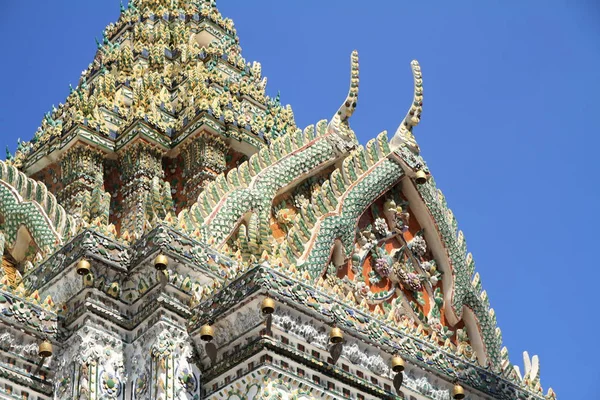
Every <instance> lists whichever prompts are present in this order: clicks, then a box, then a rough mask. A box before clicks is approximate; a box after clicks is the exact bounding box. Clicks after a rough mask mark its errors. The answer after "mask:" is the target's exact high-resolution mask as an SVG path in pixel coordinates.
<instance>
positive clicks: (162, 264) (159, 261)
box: [154, 254, 169, 271]
mask: <svg viewBox="0 0 600 400" xmlns="http://www.w3.org/2000/svg"><path fill="white" fill-rule="evenodd" d="M167 265H169V259H168V258H167V256H165V255H164V254H159V255H158V256H156V259H155V260H154V268H156V269H157V270H159V271H164V270H166V269H167Z"/></svg>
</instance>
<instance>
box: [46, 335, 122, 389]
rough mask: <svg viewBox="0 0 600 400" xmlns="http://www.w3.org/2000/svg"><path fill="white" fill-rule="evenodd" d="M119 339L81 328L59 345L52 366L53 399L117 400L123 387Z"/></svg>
mask: <svg viewBox="0 0 600 400" xmlns="http://www.w3.org/2000/svg"><path fill="white" fill-rule="evenodd" d="M123 352H124V344H123V342H122V341H121V340H120V339H119V338H117V337H114V336H112V335H110V334H108V333H106V332H102V331H100V330H99V329H97V328H89V327H84V328H82V329H80V330H79V331H78V332H77V333H75V334H74V335H73V336H71V338H70V339H69V341H68V342H67V343H65V345H64V346H63V348H62V351H61V353H60V354H59V357H57V360H59V361H58V365H56V370H57V371H56V380H55V390H54V398H55V399H77V400H98V399H120V398H122V395H123V392H124V390H125V383H126V377H125V372H124V368H123V367H124V364H123Z"/></svg>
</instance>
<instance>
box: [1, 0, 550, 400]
mask: <svg viewBox="0 0 600 400" xmlns="http://www.w3.org/2000/svg"><path fill="white" fill-rule="evenodd" d="M121 8H122V9H121V14H120V17H119V20H118V21H117V22H116V23H114V24H110V25H109V26H108V27H107V28H106V30H105V31H104V35H103V38H102V40H101V41H98V43H97V47H98V50H97V53H96V56H95V58H94V60H93V62H92V63H91V64H90V65H89V67H88V68H87V69H86V70H85V71H84V72H83V74H82V76H81V78H80V80H79V83H78V85H77V87H75V88H72V89H71V92H70V94H69V96H68V97H67V99H66V100H65V102H64V103H62V104H60V105H59V106H58V107H57V108H53V109H52V110H50V111H49V112H48V113H47V114H46V115H45V117H44V118H43V120H42V122H41V125H40V127H39V129H38V130H37V131H36V132H35V134H34V135H33V138H32V139H31V140H30V141H28V142H20V143H19V144H18V149H17V152H16V153H15V154H7V159H6V161H0V250H1V253H0V254H2V255H3V257H2V270H1V274H0V275H1V278H0V279H1V280H0V310H1V313H0V398H2V399H29V400H42V399H44V400H46V399H78V400H79V399H87V400H96V399H119V400H134V399H135V400H141V399H148V400H168V399H178V400H183V399H188V400H191V399H211V400H212V399H228V400H258V399H289V400H292V399H302V400H309V399H324V400H333V399H356V400H359V399H362V400H365V399H406V400H424V399H434V400H450V399H506V400H512V399H521V400H542V399H547V400H553V399H556V396H555V394H554V392H553V391H552V389H549V390H548V391H547V392H546V393H544V392H543V391H542V388H541V386H540V370H539V361H538V358H537V356H533V357H529V355H528V354H527V353H525V355H524V370H523V371H520V370H519V368H518V367H516V366H514V365H513V364H511V362H510V360H509V356H508V351H507V349H506V348H505V347H502V335H501V332H500V328H498V327H497V324H496V317H495V314H494V310H493V309H492V308H491V307H490V304H489V301H488V298H487V295H486V292H485V290H483V289H482V283H481V280H480V278H479V275H478V274H477V273H476V271H475V262H474V260H473V257H472V256H471V254H470V253H468V251H467V246H466V241H465V237H464V236H463V234H462V232H461V231H460V230H458V228H457V222H456V219H455V218H454V216H453V214H452V211H451V210H450V209H449V208H448V205H447V204H446V201H445V200H444V196H443V194H442V192H441V191H440V190H439V189H438V188H437V187H436V184H435V181H434V179H433V177H432V175H431V171H429V169H428V167H427V164H426V162H425V161H424V160H423V158H422V157H421V155H420V150H419V146H418V144H417V141H416V139H415V136H414V135H413V133H414V132H413V131H414V129H415V127H416V126H417V125H418V124H419V121H420V118H421V111H422V107H423V81H422V75H421V69H420V66H419V64H418V63H417V62H416V61H413V62H412V63H411V64H410V68H411V69H412V74H413V78H414V93H413V94H412V102H411V97H410V96H411V94H410V93H407V94H406V101H407V105H408V111H407V114H406V116H405V117H404V119H403V120H402V121H401V122H400V125H399V127H398V129H397V131H396V132H395V133H394V134H393V135H389V136H388V134H387V133H386V132H382V133H380V134H379V135H377V136H376V137H374V138H373V139H372V140H370V141H369V142H368V143H366V145H364V146H363V145H361V144H359V142H358V141H357V139H356V136H355V133H354V131H353V130H352V127H351V116H352V114H353V112H354V110H355V109H356V106H357V102H358V96H359V62H358V54H357V53H356V52H353V53H352V54H351V55H350V70H349V73H348V80H349V90H348V94H347V95H346V96H345V97H344V95H343V94H340V102H341V106H340V107H339V109H338V110H337V111H336V110H332V114H333V115H332V117H331V119H330V120H323V121H315V123H314V124H313V125H310V126H308V127H304V128H303V129H300V127H298V126H296V123H295V120H294V114H293V111H292V108H291V107H290V106H289V105H288V106H285V105H283V104H281V102H280V99H279V97H277V98H271V97H268V96H267V95H266V94H265V86H266V78H264V77H263V76H262V74H261V65H260V64H259V63H258V62H248V61H247V60H246V59H245V58H244V57H243V56H242V52H241V47H240V45H239V38H238V36H237V34H236V30H235V28H234V25H233V22H232V21H231V20H230V19H228V18H224V17H222V16H221V14H220V12H219V11H218V9H217V7H216V4H215V2H214V0H130V2H129V4H128V5H127V6H121ZM338 61H339V62H340V65H341V64H342V63H343V62H344V60H338ZM338 61H336V62H338ZM407 66H408V63H407ZM407 75H408V68H407Z"/></svg>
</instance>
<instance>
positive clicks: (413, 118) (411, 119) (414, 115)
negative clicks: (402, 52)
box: [390, 60, 423, 154]
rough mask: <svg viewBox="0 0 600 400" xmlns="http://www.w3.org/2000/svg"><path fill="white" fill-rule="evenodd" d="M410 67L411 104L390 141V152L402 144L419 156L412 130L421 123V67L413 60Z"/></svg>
mask: <svg viewBox="0 0 600 400" xmlns="http://www.w3.org/2000/svg"><path fill="white" fill-rule="evenodd" d="M410 67H411V69H412V73H413V79H414V94H413V102H412V104H411V106H410V108H409V110H408V113H407V114H406V117H404V119H403V120H402V123H400V126H399V127H398V129H397V130H396V133H395V134H394V137H393V138H392V140H391V141H390V147H391V149H392V150H395V149H397V148H399V147H400V146H401V145H402V144H404V145H406V146H407V147H408V148H409V149H410V150H412V151H413V152H414V153H416V154H419V151H420V150H419V145H418V144H417V141H416V140H415V137H414V135H413V133H412V130H413V128H414V127H415V126H417V125H419V122H421V112H422V111H423V76H422V75H421V67H420V66H419V62H418V61H417V60H413V61H412V62H411V63H410Z"/></svg>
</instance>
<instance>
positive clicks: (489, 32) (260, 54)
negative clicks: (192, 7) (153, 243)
mask: <svg viewBox="0 0 600 400" xmlns="http://www.w3.org/2000/svg"><path fill="white" fill-rule="evenodd" d="M571 3H572V4H568V3H567V2H566V1H565V2H559V1H533V0H530V1H520V2H517V1H486V2H482V1H452V2H449V1H443V2H427V3H426V2H420V1H413V2H406V1H392V0H388V1H377V2H375V1H372V2H365V1H360V2H359V1H351V0H345V1H341V0H328V1H317V0H303V1H286V2H282V1H274V0H271V1H269V0H253V1H242V0H220V1H219V2H218V4H219V8H220V10H221V12H222V13H223V14H224V15H225V16H228V17H231V18H233V20H234V21H235V23H236V27H237V30H238V33H239V35H240V37H241V40H242V47H243V49H244V56H245V57H246V59H248V60H258V61H260V62H261V63H262V65H263V74H264V75H266V76H267V77H268V78H269V84H268V91H269V93H270V94H272V95H274V94H276V93H277V91H278V90H279V91H281V96H282V101H283V102H285V103H290V104H292V106H293V108H294V112H295V115H296V121H297V122H298V124H299V125H300V126H302V127H304V126H306V125H308V124H310V123H314V122H316V121H318V120H319V119H322V118H329V117H331V116H332V115H333V113H334V112H335V111H336V110H337V107H338V106H339V104H340V102H341V101H342V100H343V99H344V96H345V94H346V91H347V85H348V79H349V57H350V52H351V51H352V50H353V49H358V51H359V55H360V59H361V73H360V75H361V76H360V78H361V87H360V98H359V104H358V109H357V111H356V113H355V115H354V116H353V118H352V121H351V124H352V126H353V128H354V130H355V131H356V132H357V134H358V135H359V138H360V140H361V142H362V143H366V141H367V140H368V139H370V138H371V137H374V136H375V135H377V134H378V133H379V132H381V131H382V130H388V132H390V135H391V134H392V133H393V132H394V131H395V129H396V127H397V125H398V124H399V123H400V121H401V119H402V118H403V116H404V114H405V112H406V110H407V107H408V106H409V104H410V102H411V99H412V97H411V96H412V77H411V73H410V66H409V64H410V61H411V60H412V59H417V60H419V62H420V63H421V67H422V70H423V77H424V89H425V90H424V96H425V97H424V112H423V119H422V123H421V125H420V126H418V127H417V128H416V129H415V135H416V137H417V140H418V141H419V144H420V146H421V149H422V154H423V156H424V157H425V159H426V160H427V162H428V164H429V167H430V169H431V171H432V173H433V175H434V176H435V179H436V181H437V183H438V186H439V187H440V188H441V189H442V190H443V191H444V193H445V195H446V198H447V200H448V203H449V205H450V207H451V208H452V209H453V211H454V214H455V215H456V217H457V219H458V222H459V227H460V228H461V229H462V230H463V231H464V233H465V235H466V238H467V243H468V246H469V250H470V251H471V252H473V255H474V257H475V260H476V265H477V270H478V271H479V273H480V275H481V277H482V282H483V287H484V288H485V289H486V290H487V292H488V295H489V298H490V302H491V304H492V307H494V308H495V310H496V315H497V318H498V324H499V326H500V327H501V329H502V332H503V336H504V342H505V345H507V346H508V349H509V351H510V356H511V360H512V362H513V363H515V364H517V365H521V366H522V357H521V354H522V352H523V351H524V350H528V351H529V353H530V354H538V355H539V356H540V359H541V374H542V385H543V387H544V391H545V390H546V389H547V388H548V386H552V387H553V388H554V389H555V391H556V392H557V393H558V398H559V399H593V398H600V392H599V389H598V386H597V381H598V380H599V379H600V368H598V361H597V360H598V358H599V357H600V352H599V350H598V348H599V346H598V345H597V343H596V337H595V334H596V333H597V329H598V327H599V324H598V322H597V320H596V318H597V313H596V312H595V311H596V307H594V306H595V304H594V303H595V302H596V300H597V296H595V295H594V293H595V292H596V291H597V286H596V285H598V279H599V278H600V274H599V272H598V262H597V258H596V250H597V247H596V246H598V243H597V240H598V235H597V231H598V227H599V225H600V218H599V217H598V213H597V210H596V207H597V206H598V204H599V203H600V194H599V192H600V188H599V185H598V182H599V181H600V179H599V178H598V176H599V173H600V168H599V164H598V161H597V160H598V157H597V148H598V147H599V146H600V139H598V134H599V133H600V129H599V128H600V112H599V111H598V110H599V108H600V107H599V106H600V104H599V101H598V93H600V78H599V76H600V75H599V73H598V71H600V6H598V5H597V4H594V2H593V1H588V2H585V1H573V2H571ZM118 13H119V1H118V0H105V1H102V2H98V1H91V0H61V1H39V0H38V1H34V2H15V1H3V2H2V3H1V4H0V37H2V38H3V43H4V45H3V47H4V48H3V52H2V53H3V57H2V62H0V76H1V77H2V84H1V86H0V87H1V90H0V149H1V151H2V155H3V154H4V148H5V147H6V145H9V147H10V148H11V150H14V149H15V147H16V141H17V138H19V137H20V138H23V139H27V140H29V139H30V138H31V137H32V136H33V133H34V131H35V129H36V127H37V126H38V125H39V123H40V122H41V118H42V116H43V114H44V113H45V112H47V111H48V110H49V109H50V107H51V106H52V104H58V103H59V102H61V101H64V99H65V98H66V96H67V94H68V88H69V83H72V84H73V86H75V84H76V83H77V81H78V79H79V75H80V73H81V71H82V70H83V69H85V68H86V66H87V65H88V64H89V63H90V62H91V61H92V59H93V55H94V52H95V44H94V37H100V36H101V33H102V30H103V28H104V26H106V25H107V24H108V23H110V22H111V21H115V20H116V19H117V17H118Z"/></svg>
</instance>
